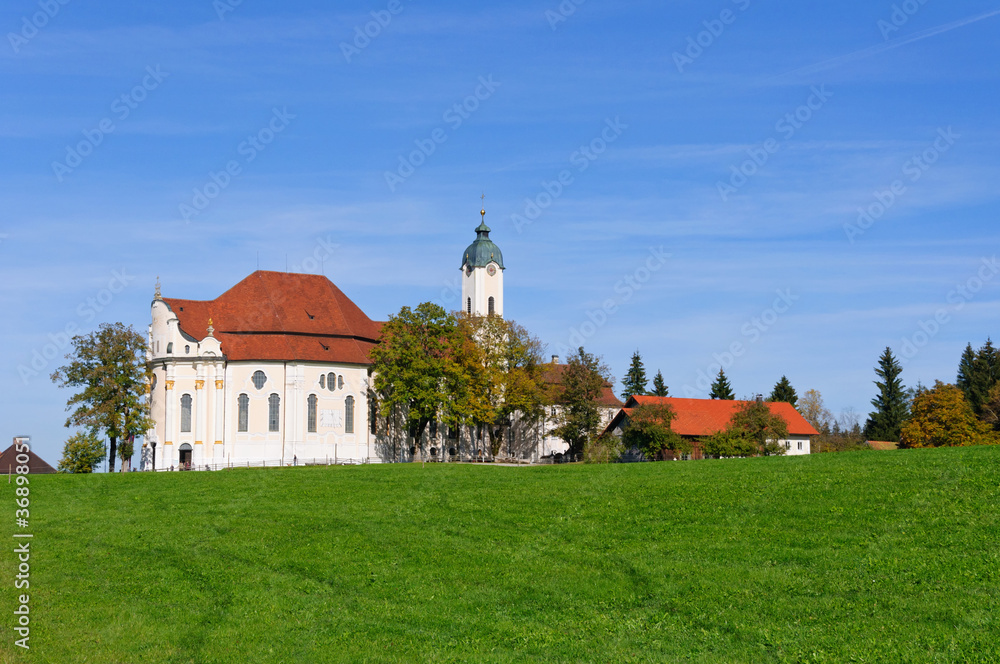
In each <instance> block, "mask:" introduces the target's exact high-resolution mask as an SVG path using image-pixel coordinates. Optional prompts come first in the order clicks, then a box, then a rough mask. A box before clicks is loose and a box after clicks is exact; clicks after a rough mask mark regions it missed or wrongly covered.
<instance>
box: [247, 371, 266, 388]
mask: <svg viewBox="0 0 1000 664" xmlns="http://www.w3.org/2000/svg"><path fill="white" fill-rule="evenodd" d="M251 380H252V381H253V386H254V387H256V388H257V389H258V390H259V389H261V388H263V387H264V383H266V382H267V376H266V375H264V372H263V371H254V372H253V377H252V378H251Z"/></svg>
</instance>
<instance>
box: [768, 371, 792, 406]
mask: <svg viewBox="0 0 1000 664" xmlns="http://www.w3.org/2000/svg"><path fill="white" fill-rule="evenodd" d="M767 400H768V401H784V402H785V403H790V404H792V406H793V407H794V406H795V403H796V402H797V401H798V400H799V396H798V395H797V394H795V388H794V387H792V384H791V383H790V382H788V377H787V376H782V377H781V380H779V381H778V382H777V384H776V385H775V386H774V389H773V390H771V396H769V397H768V398H767Z"/></svg>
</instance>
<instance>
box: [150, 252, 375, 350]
mask: <svg viewBox="0 0 1000 664" xmlns="http://www.w3.org/2000/svg"><path fill="white" fill-rule="evenodd" d="M163 301H164V302H166V303H167V306H169V307H170V309H171V310H172V311H173V312H174V314H175V315H176V316H177V318H178V321H179V323H180V328H181V330H182V331H183V332H184V333H186V334H187V335H189V336H190V337H191V338H192V339H194V340H198V341H200V340H201V339H204V338H205V337H206V336H207V335H208V330H207V328H208V321H209V319H211V320H212V324H213V326H214V328H215V332H214V335H215V337H216V338H217V339H218V340H219V341H220V343H221V344H222V352H223V353H224V354H225V355H226V357H227V358H228V359H229V360H230V361H234V360H235V361H238V360H277V361H315V362H337V363H345V364H371V361H370V359H369V356H368V353H369V351H370V350H371V349H372V348H373V347H374V346H375V344H376V343H378V338H379V335H380V333H381V329H382V324H381V323H377V322H375V321H373V320H371V319H370V318H368V316H366V315H365V313H364V312H363V311H361V309H360V308H359V307H358V305H356V304H354V302H352V301H351V300H350V298H348V297H347V296H346V295H344V293H343V292H342V291H341V290H340V289H339V288H337V287H336V286H335V285H334V284H333V283H332V282H331V281H330V280H329V279H327V278H326V277H324V276H320V275H314V274H291V273H287V272H267V271H263V270H258V271H257V272H254V273H253V274H251V275H250V276H248V277H247V278H246V279H244V280H243V281H241V282H240V283H238V284H236V285H235V286H233V287H232V288H230V289H229V290H228V291H226V292H225V293H223V294H222V295H220V296H219V297H217V298H216V299H214V300H181V299H177V298H163Z"/></svg>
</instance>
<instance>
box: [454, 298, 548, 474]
mask: <svg viewBox="0 0 1000 664" xmlns="http://www.w3.org/2000/svg"><path fill="white" fill-rule="evenodd" d="M459 329H460V332H461V333H462V334H463V335H465V337H466V338H465V339H464V340H463V343H467V342H468V341H470V340H471V341H472V342H473V343H474V344H475V345H476V346H477V348H478V351H479V352H478V353H475V354H474V355H468V356H467V357H473V358H474V362H475V363H474V364H473V365H472V366H465V367H463V369H464V370H465V371H468V372H471V373H472V374H474V375H477V376H476V379H475V380H473V381H471V382H472V383H473V384H475V385H477V386H478V387H477V389H478V390H479V391H480V392H479V394H478V395H468V396H471V397H472V398H474V399H477V400H479V399H481V400H482V401H483V403H482V404H481V405H480V406H481V407H476V408H472V409H469V410H470V412H475V413H476V414H475V415H473V416H472V417H471V418H470V419H472V420H473V421H474V422H475V423H476V424H483V425H484V426H486V428H487V430H488V432H489V436H490V450H491V452H492V454H493V455H494V456H496V455H497V454H498V453H499V452H500V449H501V447H502V445H503V441H504V436H505V435H506V434H507V431H508V429H509V425H510V423H511V421H512V418H513V417H515V416H516V417H518V418H520V420H521V421H522V422H529V423H530V422H536V421H537V420H538V419H540V418H541V416H542V412H543V404H544V400H545V399H544V397H545V395H544V381H543V380H542V350H543V346H542V343H541V342H540V341H539V340H538V339H537V338H535V337H533V336H531V334H529V333H528V331H527V330H526V329H525V328H524V327H522V326H521V325H518V324H517V323H515V322H514V321H509V320H505V319H503V318H501V317H500V316H466V315H463V316H462V318H461V324H460V326H459ZM455 398H456V399H459V398H462V397H461V396H460V395H456V396H455ZM477 403H478V401H477Z"/></svg>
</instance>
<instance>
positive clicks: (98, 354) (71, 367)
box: [51, 323, 153, 472]
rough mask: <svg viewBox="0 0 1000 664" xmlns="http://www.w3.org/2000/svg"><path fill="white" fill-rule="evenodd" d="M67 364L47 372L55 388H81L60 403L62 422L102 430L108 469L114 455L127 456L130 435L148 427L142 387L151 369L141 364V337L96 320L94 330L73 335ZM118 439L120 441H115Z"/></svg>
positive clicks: (143, 352)
mask: <svg viewBox="0 0 1000 664" xmlns="http://www.w3.org/2000/svg"><path fill="white" fill-rule="evenodd" d="M71 343H72V347H73V350H72V352H70V353H68V354H67V355H66V359H67V360H69V361H70V362H69V364H67V365H66V366H63V367H59V368H58V369H57V370H56V371H55V372H53V374H52V376H51V379H52V382H54V383H56V384H57V385H59V387H76V388H81V390H80V391H79V392H77V393H76V394H74V395H73V396H72V397H70V399H69V401H67V402H66V410H67V411H71V413H70V416H69V418H67V420H66V426H67V427H84V428H86V429H88V430H90V431H95V432H103V433H104V435H106V436H107V438H108V441H109V442H110V453H109V454H108V471H109V472H114V471H115V458H116V457H119V458H121V460H122V470H123V471H124V470H126V469H127V468H126V461H127V460H130V459H131V458H132V452H133V449H132V446H133V441H134V440H135V437H136V436H142V435H144V434H145V433H146V431H148V430H149V429H150V428H152V426H153V420H152V419H151V418H150V416H149V401H148V399H147V398H146V386H147V385H148V383H149V380H150V378H151V377H152V370H151V369H150V368H149V367H148V366H147V365H146V346H147V341H146V338H145V337H144V336H143V335H142V334H140V333H139V332H138V331H136V330H135V329H134V328H132V327H131V326H129V327H125V325H124V324H122V323H102V324H101V326H100V328H99V329H98V330H97V331H96V332H91V333H90V334H83V335H77V336H75V337H73V339H72V341H71ZM119 443H120V446H119Z"/></svg>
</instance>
